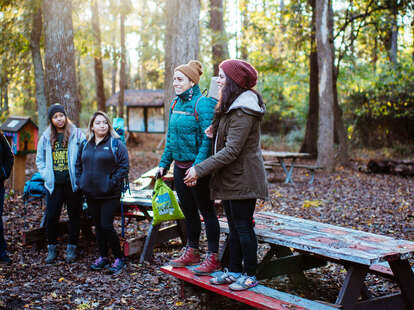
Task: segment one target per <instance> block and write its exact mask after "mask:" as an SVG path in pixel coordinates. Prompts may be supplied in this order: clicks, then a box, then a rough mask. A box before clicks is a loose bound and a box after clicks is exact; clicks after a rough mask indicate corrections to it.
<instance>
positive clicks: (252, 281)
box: [229, 274, 259, 291]
mask: <svg viewBox="0 0 414 310" xmlns="http://www.w3.org/2000/svg"><path fill="white" fill-rule="evenodd" d="M258 284H259V282H257V280H256V277H255V276H248V275H247V274H242V275H241V276H240V277H239V278H238V279H237V281H236V282H233V283H232V284H230V285H229V289H231V290H232V291H244V290H247V289H249V288H252V287H255V286H256V285H258Z"/></svg>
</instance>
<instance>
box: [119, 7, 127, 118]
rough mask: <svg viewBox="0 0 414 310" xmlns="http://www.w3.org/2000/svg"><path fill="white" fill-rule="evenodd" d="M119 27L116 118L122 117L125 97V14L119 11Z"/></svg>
mask: <svg viewBox="0 0 414 310" xmlns="http://www.w3.org/2000/svg"><path fill="white" fill-rule="evenodd" d="M120 25H121V69H120V71H119V97H118V99H119V100H118V111H117V116H118V117H124V95H125V81H126V77H125V63H126V60H125V57H126V51H125V50H126V49H125V12H123V11H121V17H120Z"/></svg>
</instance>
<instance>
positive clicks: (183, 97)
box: [159, 85, 217, 169]
mask: <svg viewBox="0 0 414 310" xmlns="http://www.w3.org/2000/svg"><path fill="white" fill-rule="evenodd" d="M200 96H202V95H201V92H200V88H199V87H198V85H195V86H193V87H192V88H190V89H188V90H186V91H185V92H184V93H182V94H180V95H179V96H178V97H176V98H174V100H173V101H172V102H171V105H170V119H169V122H168V133H167V141H166V144H165V149H164V153H163V154H162V157H161V162H160V164H159V166H160V167H163V168H166V169H169V167H170V165H171V163H172V161H173V160H177V161H194V165H196V164H198V163H200V162H202V161H203V160H204V159H206V158H207V157H208V156H210V154H211V139H209V138H207V136H206V134H205V133H204V130H206V128H207V127H208V126H210V124H211V121H212V120H213V116H214V107H215V106H216V103H217V101H216V100H214V99H212V98H207V97H202V98H200V100H198V98H199V97H200ZM197 100H198V103H197V107H196V111H195V104H196V102H197ZM175 101H177V102H176V103H175V105H174V102H175ZM173 105H174V109H173V110H172V107H173ZM195 112H196V113H195ZM196 115H197V117H198V120H197V119H196Z"/></svg>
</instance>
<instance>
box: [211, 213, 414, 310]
mask: <svg viewBox="0 0 414 310" xmlns="http://www.w3.org/2000/svg"><path fill="white" fill-rule="evenodd" d="M219 222H220V230H221V231H222V232H225V233H228V231H229V230H228V225H227V222H226V219H220V220H219ZM255 232H256V236H257V239H258V241H259V242H264V243H268V244H269V245H270V249H269V251H268V252H267V253H266V254H265V256H264V257H263V259H262V261H261V262H260V263H259V265H258V268H257V278H258V279H267V278H272V277H275V276H278V275H282V274H287V275H292V276H293V275H294V276H297V277H295V278H299V279H300V280H302V281H307V280H306V277H305V275H304V274H303V271H304V270H307V269H310V268H315V267H319V266H323V265H325V264H326V263H327V262H333V263H336V264H340V265H343V266H344V267H345V269H346V270H347V274H346V277H345V280H344V282H343V284H342V287H341V289H340V291H339V293H338V297H337V300H336V303H335V304H336V305H337V306H342V308H343V309H375V310H380V309H381V310H382V309H399V310H400V309H401V310H402V309H405V310H408V309H414V295H413V294H412V292H413V291H414V270H413V268H411V266H410V264H409V262H408V259H410V258H414V242H410V241H406V240H398V239H394V238H391V237H387V236H382V235H376V234H372V233H367V232H363V231H357V230H353V229H349V228H344V227H338V226H334V225H329V224H324V223H318V222H315V221H310V220H304V219H300V218H294V217H290V216H285V215H281V214H276V213H271V212H257V213H256V214H255ZM223 249H224V250H222V251H221V252H220V257H221V258H222V263H223V265H224V266H225V265H226V257H227V254H228V249H227V246H226V244H225V245H224V247H223ZM367 273H373V274H376V275H380V276H383V277H386V278H389V279H391V280H394V281H395V282H397V284H398V286H399V287H400V289H401V293H400V294H394V295H388V296H382V297H376V298H371V297H370V294H369V290H368V289H369V288H368V287H366V285H365V276H366V274H367ZM359 297H362V299H361V300H359ZM316 309H317V308H316Z"/></svg>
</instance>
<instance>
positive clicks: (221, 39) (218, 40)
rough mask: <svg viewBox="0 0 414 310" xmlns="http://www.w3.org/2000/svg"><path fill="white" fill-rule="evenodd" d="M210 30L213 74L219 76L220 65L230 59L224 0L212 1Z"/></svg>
mask: <svg viewBox="0 0 414 310" xmlns="http://www.w3.org/2000/svg"><path fill="white" fill-rule="evenodd" d="M210 29H211V32H212V47H211V49H212V58H213V74H214V75H215V76H217V75H218V72H219V65H220V63H221V62H222V61H223V60H224V59H226V58H228V56H227V55H228V50H227V43H226V38H225V33H224V22H223V0H210Z"/></svg>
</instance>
